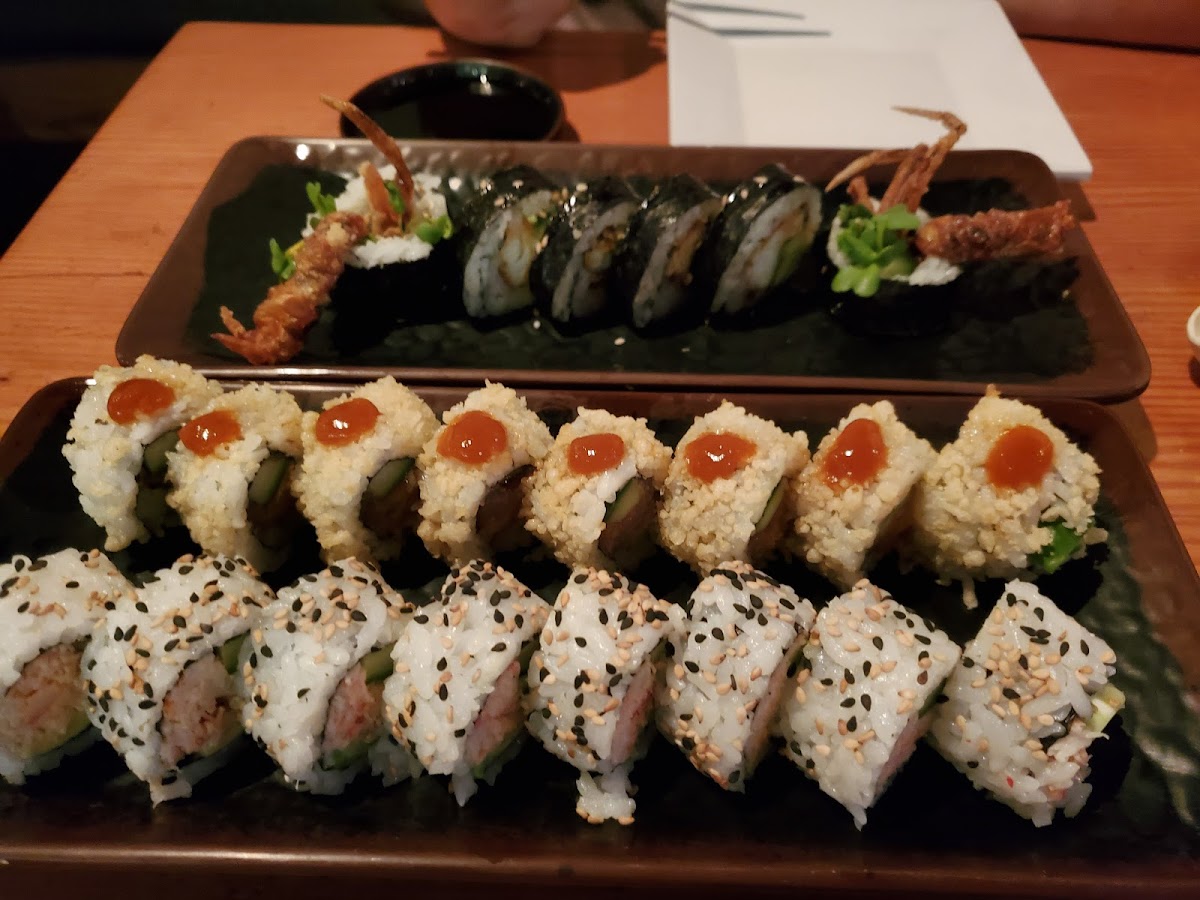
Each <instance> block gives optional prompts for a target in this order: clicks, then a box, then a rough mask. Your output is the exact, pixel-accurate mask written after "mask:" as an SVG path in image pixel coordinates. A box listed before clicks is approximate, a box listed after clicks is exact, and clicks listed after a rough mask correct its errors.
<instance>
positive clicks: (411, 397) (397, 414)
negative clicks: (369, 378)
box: [294, 377, 438, 561]
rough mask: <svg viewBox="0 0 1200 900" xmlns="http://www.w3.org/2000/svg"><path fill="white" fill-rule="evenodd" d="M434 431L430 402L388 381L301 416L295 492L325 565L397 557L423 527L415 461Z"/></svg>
mask: <svg viewBox="0 0 1200 900" xmlns="http://www.w3.org/2000/svg"><path fill="white" fill-rule="evenodd" d="M437 427H438V420H437V416H435V415H434V414H433V411H432V410H431V409H430V408H429V407H428V406H427V405H426V404H425V401H423V400H422V399H421V398H420V397H418V396H417V395H416V394H414V393H413V392H412V391H410V390H409V389H408V388H406V387H404V386H403V385H401V384H397V383H396V381H395V379H393V378H390V377H389V378H381V379H379V380H378V381H373V382H371V383H370V384H366V385H363V386H362V387H360V388H358V389H357V390H354V391H352V392H351V393H349V394H341V395H339V396H337V397H335V398H333V399H332V400H329V401H327V402H326V403H325V404H324V405H323V407H322V409H321V411H320V412H311V411H310V412H306V413H304V418H303V423H302V427H301V432H300V437H301V441H302V442H303V445H304V460H303V463H302V464H301V466H300V471H299V473H298V474H297V476H296V480H295V482H294V488H295V491H296V500H297V504H298V505H299V507H300V509H301V510H302V511H303V513H304V515H305V516H306V517H307V518H308V520H309V521H310V522H312V524H313V527H314V528H315V529H316V532H317V540H318V541H319V542H320V544H321V552H322V554H323V556H324V557H325V559H326V560H327V561H330V560H335V559H342V558H344V557H347V556H353V557H356V558H357V559H360V560H364V561H380V560H386V559H391V558H392V557H394V556H396V555H397V554H398V553H399V552H400V549H401V547H402V546H403V543H404V541H405V539H406V537H407V536H408V534H409V533H410V532H412V531H415V530H416V527H417V523H418V522H419V521H420V491H419V478H420V472H419V469H418V468H417V465H416V462H417V457H418V456H419V455H420V453H421V448H422V447H423V446H424V445H425V443H426V442H427V441H428V440H429V439H430V437H432V436H433V433H434V431H436V430H437Z"/></svg>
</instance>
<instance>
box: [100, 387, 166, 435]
mask: <svg viewBox="0 0 1200 900" xmlns="http://www.w3.org/2000/svg"><path fill="white" fill-rule="evenodd" d="M174 402H175V391H174V389H173V388H171V386H170V385H166V384H163V383H162V382H161V381H156V380H155V379H153V378H130V379H128V380H127V381H122V382H121V383H120V384H118V385H117V386H116V387H115V388H113V391H112V393H111V394H109V395H108V417H109V418H110V419H112V420H113V421H114V422H116V423H117V424H118V425H129V424H131V423H133V422H136V421H137V420H138V419H143V418H148V417H150V416H152V415H154V414H155V413H159V412H162V411H163V410H164V409H166V408H167V407H168V406H170V405H171V404H172V403H174Z"/></svg>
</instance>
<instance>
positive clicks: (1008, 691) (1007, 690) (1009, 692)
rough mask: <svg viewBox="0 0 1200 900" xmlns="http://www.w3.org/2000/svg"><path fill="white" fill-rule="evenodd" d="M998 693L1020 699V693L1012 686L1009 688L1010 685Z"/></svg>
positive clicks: (1009, 697)
mask: <svg viewBox="0 0 1200 900" xmlns="http://www.w3.org/2000/svg"><path fill="white" fill-rule="evenodd" d="M1000 693H1002V694H1003V695H1004V696H1005V697H1007V698H1008V699H1009V700H1020V699H1021V695H1020V694H1019V693H1018V692H1017V691H1015V690H1014V689H1013V688H1010V687H1006V688H1004V690H1002V691H1001V692H1000Z"/></svg>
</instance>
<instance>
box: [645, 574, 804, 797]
mask: <svg viewBox="0 0 1200 900" xmlns="http://www.w3.org/2000/svg"><path fill="white" fill-rule="evenodd" d="M815 618H816V613H815V612H814V610H813V607H812V604H811V603H809V602H808V600H805V599H803V598H801V597H798V596H797V595H796V592H795V591H794V590H792V589H791V588H790V587H788V586H787V585H784V584H780V583H779V582H778V581H776V580H775V579H774V578H771V577H770V576H769V575H767V574H765V573H763V572H759V571H757V570H755V569H754V568H753V567H752V566H750V565H749V564H747V563H744V562H740V561H736V560H734V561H730V562H727V563H724V564H722V565H720V566H717V567H716V568H714V569H713V570H712V572H710V573H709V575H708V577H707V578H705V579H704V580H703V581H701V582H700V585H699V586H698V587H697V588H696V590H695V592H694V593H693V594H692V596H691V599H690V600H689V602H688V604H687V622H686V623H685V628H686V636H685V637H684V638H683V640H682V642H681V645H680V646H678V647H675V648H674V653H673V655H672V656H671V657H670V658H669V659H668V660H667V665H666V669H665V673H666V674H665V679H664V683H663V685H662V686H661V687H660V689H659V695H658V710H657V717H658V727H659V730H660V731H661V732H662V733H663V734H664V735H665V736H666V737H667V739H668V740H670V741H671V742H672V743H673V744H675V746H676V747H678V748H679V749H680V750H682V751H683V753H684V755H685V756H686V757H687V758H688V761H689V762H691V764H692V765H693V766H695V767H696V769H697V770H698V771H700V772H703V773H704V774H705V775H707V776H708V777H709V778H711V779H712V780H713V781H715V782H716V783H717V784H719V785H720V786H721V787H723V788H725V789H726V790H730V791H738V792H741V791H743V790H745V784H746V781H747V780H749V778H750V777H751V776H752V775H753V774H754V770H755V768H756V767H757V766H758V763H759V762H760V761H761V760H762V757H763V755H764V754H765V753H766V750H767V747H768V746H769V744H770V737H771V730H772V727H773V726H774V724H775V717H776V713H777V712H778V710H779V706H780V703H781V702H782V701H783V699H784V695H785V694H786V693H787V691H788V690H789V687H788V679H789V678H791V677H792V676H794V675H795V672H794V671H791V668H792V666H793V665H795V664H796V660H797V658H798V656H799V654H800V651H801V649H802V648H803V646H804V642H805V640H806V639H807V637H808V631H809V629H810V628H811V627H812V624H813V620H814V619H815Z"/></svg>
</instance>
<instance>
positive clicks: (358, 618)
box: [350, 609, 367, 622]
mask: <svg viewBox="0 0 1200 900" xmlns="http://www.w3.org/2000/svg"><path fill="white" fill-rule="evenodd" d="M350 618H351V619H353V620H354V621H355V622H365V621H367V614H366V613H365V612H363V611H362V610H361V609H356V610H354V611H353V612H351V613H350Z"/></svg>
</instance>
